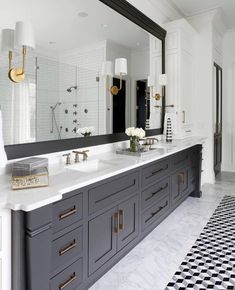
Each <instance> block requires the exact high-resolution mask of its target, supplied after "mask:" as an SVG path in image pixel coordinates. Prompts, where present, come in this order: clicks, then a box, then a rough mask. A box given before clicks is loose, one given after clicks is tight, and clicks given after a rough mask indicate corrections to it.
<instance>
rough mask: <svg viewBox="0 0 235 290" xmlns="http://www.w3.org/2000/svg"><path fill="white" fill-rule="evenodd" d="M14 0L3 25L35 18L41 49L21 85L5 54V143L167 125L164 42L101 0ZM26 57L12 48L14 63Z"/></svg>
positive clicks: (1, 89) (0, 96)
mask: <svg viewBox="0 0 235 290" xmlns="http://www.w3.org/2000/svg"><path fill="white" fill-rule="evenodd" d="M13 2H14V3H13V4H14V10H13V11H12V9H11V7H12V1H11V2H5V3H4V9H3V10H2V11H0V27H1V29H4V28H14V24H15V22H16V21H17V20H18V19H21V20H23V21H30V22H31V23H32V25H33V27H34V31H35V36H36V48H35V50H33V51H27V55H26V66H25V79H24V81H22V82H21V83H18V84H15V83H13V82H11V81H10V80H9V78H8V66H9V63H8V54H7V52H3V53H1V54H0V106H1V109H2V112H3V135H4V140H5V144H6V145H9V144H19V143H30V142H39V141H47V140H59V139H67V138H75V137H83V136H91V135H92V136H93V135H103V134H112V133H119V132H124V131H125V129H126V128H127V127H130V126H134V127H135V126H137V127H142V128H144V129H146V130H148V129H157V128H161V127H162V124H161V114H162V100H161V91H162V87H161V86H160V82H159V81H158V79H159V76H160V75H161V73H162V42H161V40H159V39H157V38H155V37H154V36H152V35H150V34H149V33H147V32H146V31H144V30H143V29H142V28H140V27H139V26H137V25H136V24H134V23H132V22H131V21H129V20H128V19H126V18H124V17H123V16H121V15H120V14H118V13H117V12H115V11H114V10H112V9H111V8H109V7H108V6H106V5H104V4H103V3H101V2H100V1H99V0H76V1H75V0H72V1H70V3H69V4H68V1H65V0H62V1H59V3H58V1H55V0H51V1H50V4H48V1H47V2H46V1H45V0H44V1H38V2H37V4H36V6H35V2H34V1H29V0H23V2H24V3H23V5H22V1H21V2H19V1H16V0H13ZM23 7H27V10H25V9H24V8H23ZM45 7H47V9H46V10H45ZM42 15H43V17H42ZM21 62H22V55H21V52H20V51H18V50H14V52H13V67H19V64H21ZM159 93H160V95H159Z"/></svg>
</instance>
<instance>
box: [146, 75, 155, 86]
mask: <svg viewBox="0 0 235 290" xmlns="http://www.w3.org/2000/svg"><path fill="white" fill-rule="evenodd" d="M154 86H155V82H154V77H153V76H148V87H154Z"/></svg>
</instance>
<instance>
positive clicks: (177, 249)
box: [90, 173, 235, 290]
mask: <svg viewBox="0 0 235 290" xmlns="http://www.w3.org/2000/svg"><path fill="white" fill-rule="evenodd" d="M202 192H203V194H202V198H200V199H195V198H191V197H189V198H188V199H187V200H185V202H184V203H182V204H181V205H180V206H179V207H178V208H176V210H175V211H174V212H173V213H172V214H171V215H170V216H168V217H167V218H166V219H165V220H164V221H163V222H162V223H161V224H160V225H159V226H158V227H157V228H156V229H155V230H154V231H153V232H152V233H151V234H150V235H148V236H147V237H146V238H145V239H144V240H143V241H142V242H141V243H140V244H139V245H137V246H136V247H135V248H134V249H133V250H132V251H131V252H130V253H129V254H128V255H127V256H125V257H124V258H123V259H122V260H121V261H120V262H119V263H118V264H116V265H115V266H114V267H113V268H112V269H111V270H110V271H109V272H108V273H106V274H105V275H104V276H103V277H102V278H101V279H100V280H99V281H97V282H96V283H95V284H94V285H93V286H92V287H91V288H90V290H110V289H112V290H139V289H141V290H163V289H165V288H166V286H167V284H168V282H169V281H170V280H171V278H172V276H173V275H174V273H175V271H176V270H177V269H178V267H179V266H180V264H181V262H182V260H183V259H184V257H185V256H186V254H187V253H188V252H189V250H190V249H191V247H192V245H193V244H194V243H195V241H196V239H197V238H198V236H199V235H200V233H201V232H202V230H203V228H204V227H205V226H206V224H207V222H208V220H209V219H210V218H211V216H212V214H213V213H214V211H215V209H216V208H217V206H218V205H219V203H220V202H221V200H222V198H223V197H224V196H225V195H235V173H234V174H226V173H225V174H222V176H221V177H220V178H219V179H218V180H217V181H216V183H215V184H214V185H212V184H205V185H204V186H203V188H202Z"/></svg>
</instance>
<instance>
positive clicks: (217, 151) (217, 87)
mask: <svg viewBox="0 0 235 290" xmlns="http://www.w3.org/2000/svg"><path fill="white" fill-rule="evenodd" d="M222 83H223V70H222V68H221V67H220V66H219V65H218V64H216V63H214V116H215V118H214V172H215V176H217V175H218V174H219V173H221V163H222V91H223V89H222Z"/></svg>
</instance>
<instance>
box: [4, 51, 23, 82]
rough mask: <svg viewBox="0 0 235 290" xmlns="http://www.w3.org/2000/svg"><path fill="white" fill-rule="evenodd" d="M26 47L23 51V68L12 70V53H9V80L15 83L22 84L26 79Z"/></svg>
mask: <svg viewBox="0 0 235 290" xmlns="http://www.w3.org/2000/svg"><path fill="white" fill-rule="evenodd" d="M25 59H26V46H23V49H22V68H12V67H11V66H12V52H9V73H8V76H9V79H10V80H11V81H12V82H14V83H20V82H22V81H23V80H24V79H25V73H24V72H25Z"/></svg>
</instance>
